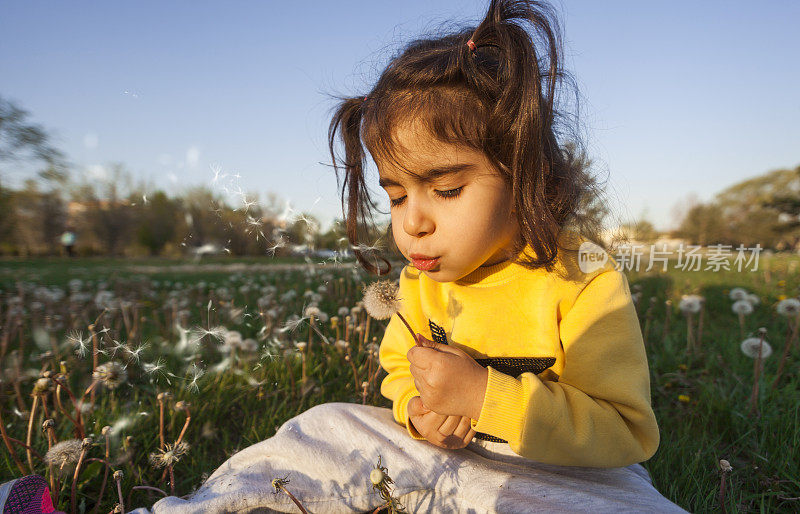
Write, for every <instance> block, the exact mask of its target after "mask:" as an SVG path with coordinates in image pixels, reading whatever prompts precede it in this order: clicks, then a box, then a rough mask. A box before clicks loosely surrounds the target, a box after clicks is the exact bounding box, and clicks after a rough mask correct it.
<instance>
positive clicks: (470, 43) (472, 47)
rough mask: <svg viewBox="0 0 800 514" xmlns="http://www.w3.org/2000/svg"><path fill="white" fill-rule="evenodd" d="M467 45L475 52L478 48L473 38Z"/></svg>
mask: <svg viewBox="0 0 800 514" xmlns="http://www.w3.org/2000/svg"><path fill="white" fill-rule="evenodd" d="M467 46H468V47H469V49H470V50H471V51H473V52H474V51H475V48H477V47H476V46H475V42H474V41H472V40H471V39H470V40H469V41H467Z"/></svg>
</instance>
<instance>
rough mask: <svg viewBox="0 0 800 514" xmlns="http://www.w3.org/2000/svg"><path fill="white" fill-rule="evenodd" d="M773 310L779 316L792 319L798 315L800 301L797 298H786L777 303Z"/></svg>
mask: <svg viewBox="0 0 800 514" xmlns="http://www.w3.org/2000/svg"><path fill="white" fill-rule="evenodd" d="M775 310H776V311H777V312H778V314H780V315H781V316H785V317H787V318H794V317H796V316H797V315H798V314H800V300H798V299H797V298H786V299H785V300H781V301H780V302H778V305H776V306H775Z"/></svg>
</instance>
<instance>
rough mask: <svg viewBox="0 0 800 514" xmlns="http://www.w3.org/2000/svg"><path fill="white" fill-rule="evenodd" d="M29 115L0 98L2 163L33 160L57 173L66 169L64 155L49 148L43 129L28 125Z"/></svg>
mask: <svg viewBox="0 0 800 514" xmlns="http://www.w3.org/2000/svg"><path fill="white" fill-rule="evenodd" d="M28 114H29V113H28V111H25V110H23V109H21V108H20V107H17V106H16V105H15V104H14V103H12V102H10V101H8V100H6V99H4V98H3V97H0V161H18V160H21V159H23V158H25V157H28V158H31V157H32V158H33V159H34V160H40V161H43V162H45V163H46V164H47V165H48V166H49V167H52V168H54V169H59V168H63V166H64V155H63V154H62V153H61V152H60V151H59V150H57V149H56V148H55V147H53V146H51V145H50V143H49V141H48V140H49V136H48V134H47V132H46V131H45V130H44V128H42V126H41V125H37V124H32V123H30V122H28V121H27V118H28Z"/></svg>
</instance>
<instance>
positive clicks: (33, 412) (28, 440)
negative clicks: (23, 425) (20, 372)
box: [25, 382, 46, 474]
mask: <svg viewBox="0 0 800 514" xmlns="http://www.w3.org/2000/svg"><path fill="white" fill-rule="evenodd" d="M45 383H46V382H45ZM38 405H39V395H38V394H34V395H33V403H32V404H31V414H30V416H28V433H27V435H26V436H25V443H26V444H25V445H26V447H27V449H26V450H25V455H26V456H27V458H28V467H29V468H31V474H33V459H32V458H31V437H32V435H33V418H35V417H36V407H37V406H38Z"/></svg>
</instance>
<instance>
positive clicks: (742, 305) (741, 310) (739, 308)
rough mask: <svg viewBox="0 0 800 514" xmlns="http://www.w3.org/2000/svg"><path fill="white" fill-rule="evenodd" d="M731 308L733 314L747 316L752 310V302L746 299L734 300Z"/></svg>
mask: <svg viewBox="0 0 800 514" xmlns="http://www.w3.org/2000/svg"><path fill="white" fill-rule="evenodd" d="M731 310H733V312H734V314H739V315H740V316H747V315H748V314H751V313H752V312H753V304H752V303H750V302H749V301H748V300H736V301H735V302H733V305H732V306H731Z"/></svg>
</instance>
